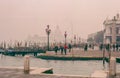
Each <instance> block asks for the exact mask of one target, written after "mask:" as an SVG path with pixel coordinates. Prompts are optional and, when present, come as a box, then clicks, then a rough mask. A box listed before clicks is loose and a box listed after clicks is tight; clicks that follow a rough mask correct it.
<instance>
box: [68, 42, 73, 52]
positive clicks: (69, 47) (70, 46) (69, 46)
mask: <svg viewBox="0 0 120 78" xmlns="http://www.w3.org/2000/svg"><path fill="white" fill-rule="evenodd" d="M71 48H72V45H71V44H69V45H68V49H69V52H71Z"/></svg>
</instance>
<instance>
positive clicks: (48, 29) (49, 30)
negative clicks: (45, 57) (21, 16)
mask: <svg viewBox="0 0 120 78" xmlns="http://www.w3.org/2000/svg"><path fill="white" fill-rule="evenodd" d="M49 27H50V26H49V25H47V28H46V29H45V31H46V33H47V36H48V51H49V35H50V33H51V29H50V28H49Z"/></svg>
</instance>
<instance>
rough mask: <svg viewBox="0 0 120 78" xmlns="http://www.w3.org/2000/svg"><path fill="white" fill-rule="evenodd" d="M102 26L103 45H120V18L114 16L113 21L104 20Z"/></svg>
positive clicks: (117, 15)
mask: <svg viewBox="0 0 120 78" xmlns="http://www.w3.org/2000/svg"><path fill="white" fill-rule="evenodd" d="M103 25H104V43H105V44H108V43H110V44H116V43H117V44H120V17H119V14H116V16H114V18H113V19H108V18H107V19H106V20H105V21H104V23H103Z"/></svg>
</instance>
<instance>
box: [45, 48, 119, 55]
mask: <svg viewBox="0 0 120 78" xmlns="http://www.w3.org/2000/svg"><path fill="white" fill-rule="evenodd" d="M46 55H49V56H66V57H67V56H68V57H69V56H74V57H103V51H100V50H88V51H83V50H82V49H73V50H72V51H71V52H68V51H67V55H65V54H63V55H61V52H60V51H58V52H57V55H56V54H55V52H54V51H51V52H46ZM111 55H112V56H114V57H120V52H111ZM105 56H106V57H108V52H107V51H106V52H105Z"/></svg>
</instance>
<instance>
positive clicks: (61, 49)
mask: <svg viewBox="0 0 120 78" xmlns="http://www.w3.org/2000/svg"><path fill="white" fill-rule="evenodd" d="M63 50H64V47H63V46H62V45H60V51H61V54H62V55H63Z"/></svg>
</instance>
